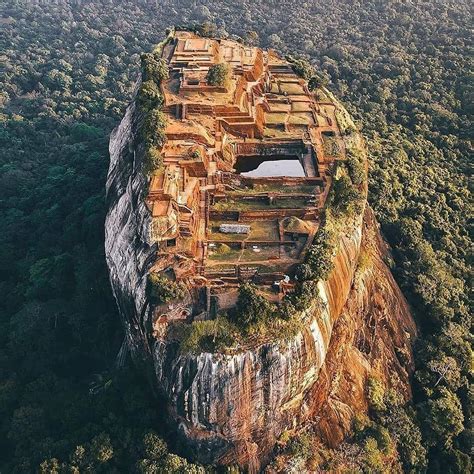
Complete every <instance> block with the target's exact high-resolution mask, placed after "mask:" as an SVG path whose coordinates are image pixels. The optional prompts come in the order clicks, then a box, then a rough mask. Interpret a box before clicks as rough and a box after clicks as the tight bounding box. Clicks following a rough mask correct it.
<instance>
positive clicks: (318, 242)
mask: <svg viewBox="0 0 474 474" xmlns="http://www.w3.org/2000/svg"><path fill="white" fill-rule="evenodd" d="M335 253H336V245H335V243H334V236H333V234H332V232H330V231H329V230H327V229H322V230H320V231H319V232H318V233H317V235H316V238H315V239H314V242H313V245H311V247H310V248H309V250H308V253H307V255H306V263H307V264H308V265H309V266H310V267H311V270H312V272H313V278H314V279H316V280H319V279H322V280H324V279H326V278H327V277H328V276H329V273H330V272H331V270H332V269H333V267H334V261H333V260H334V254H335Z"/></svg>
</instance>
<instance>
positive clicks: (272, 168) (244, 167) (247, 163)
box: [234, 155, 305, 178]
mask: <svg viewBox="0 0 474 474" xmlns="http://www.w3.org/2000/svg"><path fill="white" fill-rule="evenodd" d="M234 166H235V169H236V171H237V173H238V174H240V175H242V176H246V177H248V178H257V177H258V178H271V177H274V176H297V177H304V176H305V173H304V169H303V166H302V165H301V163H300V160H299V159H298V157H296V156H294V155H267V156H262V155H255V156H239V157H238V158H237V162H236V163H235V165H234Z"/></svg>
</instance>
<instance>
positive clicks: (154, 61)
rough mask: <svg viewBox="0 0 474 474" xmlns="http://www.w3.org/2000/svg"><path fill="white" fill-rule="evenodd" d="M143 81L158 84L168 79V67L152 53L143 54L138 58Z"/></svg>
mask: <svg viewBox="0 0 474 474" xmlns="http://www.w3.org/2000/svg"><path fill="white" fill-rule="evenodd" d="M140 59H141V67H142V77H143V81H155V82H156V83H157V84H159V83H160V82H161V81H163V80H166V79H168V77H169V72H168V65H167V64H166V61H165V60H164V59H162V58H159V57H157V56H156V55H155V54H153V53H143V54H142V55H141V56H140Z"/></svg>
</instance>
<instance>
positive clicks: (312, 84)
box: [308, 73, 329, 91]
mask: <svg viewBox="0 0 474 474" xmlns="http://www.w3.org/2000/svg"><path fill="white" fill-rule="evenodd" d="M328 83H329V79H328V78H327V77H325V76H323V75H321V74H317V73H314V75H313V76H311V77H310V78H309V80H308V89H309V90H310V91H314V90H316V89H319V88H320V87H325V86H327V85H328Z"/></svg>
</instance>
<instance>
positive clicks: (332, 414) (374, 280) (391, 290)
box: [308, 208, 416, 447]
mask: <svg viewBox="0 0 474 474" xmlns="http://www.w3.org/2000/svg"><path fill="white" fill-rule="evenodd" d="M386 259H390V253H389V249H388V248H387V245H386V243H385V241H384V240H383V239H382V237H381V235H380V233H379V228H378V224H377V221H376V220H375V217H374V214H373V211H372V210H371V209H370V208H367V209H366V213H365V216H364V223H363V238H362V246H361V258H360V259H359V262H360V265H359V268H358V269H357V271H356V275H355V278H354V283H353V285H352V289H351V292H350V294H349V297H348V299H347V302H346V304H345V306H344V308H343V310H342V313H341V315H340V317H339V319H338V320H337V322H336V324H335V326H334V329H333V334H332V338H331V344H330V346H329V350H328V353H327V356H326V361H325V363H324V366H323V367H322V369H321V371H320V374H319V378H318V380H317V382H316V383H315V384H314V386H313V387H312V388H311V391H310V393H309V394H308V398H309V399H310V400H311V401H310V403H311V405H312V407H313V408H312V409H313V413H312V417H313V419H314V420H315V423H314V427H315V428H316V431H317V432H318V434H319V436H320V438H321V439H322V440H323V441H324V442H325V443H327V444H328V445H329V446H331V447H336V446H337V445H338V444H339V443H340V442H341V441H342V440H343V439H344V437H345V436H346V435H347V434H348V433H349V432H350V429H351V422H352V419H353V417H354V415H355V414H358V413H365V412H367V409H368V404H367V378H368V377H369V376H373V377H377V378H378V379H380V380H382V381H383V382H384V384H385V386H386V387H392V388H395V389H396V390H397V391H398V392H399V393H401V394H404V396H405V398H407V399H409V398H410V396H411V392H410V383H409V378H410V374H411V372H412V371H413V355H412V350H411V344H412V342H413V340H414V337H415V336H416V327H415V323H414V321H413V318H412V315H411V313H410V308H409V307H408V304H407V302H406V300H405V297H404V296H403V294H402V292H401V291H400V288H399V287H398V285H397V283H396V282H395V280H394V278H393V276H392V274H391V272H390V270H389V268H388V267H387V265H386V263H385V260H386Z"/></svg>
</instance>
